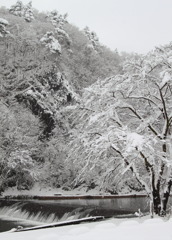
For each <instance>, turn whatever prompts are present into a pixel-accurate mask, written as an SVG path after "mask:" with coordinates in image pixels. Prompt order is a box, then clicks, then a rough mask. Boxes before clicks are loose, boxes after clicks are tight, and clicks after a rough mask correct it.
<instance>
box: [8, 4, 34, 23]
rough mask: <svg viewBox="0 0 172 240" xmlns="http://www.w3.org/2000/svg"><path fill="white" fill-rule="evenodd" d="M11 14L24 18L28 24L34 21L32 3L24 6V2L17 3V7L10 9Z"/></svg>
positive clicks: (13, 6)
mask: <svg viewBox="0 0 172 240" xmlns="http://www.w3.org/2000/svg"><path fill="white" fill-rule="evenodd" d="M9 12H10V13H11V14H13V15H15V16H19V17H23V18H24V19H25V20H26V21H27V22H31V21H32V20H33V19H34V14H33V9H32V2H29V3H28V4H27V5H24V4H23V3H22V1H17V2H16V4H15V5H12V6H11V7H10V9H9Z"/></svg>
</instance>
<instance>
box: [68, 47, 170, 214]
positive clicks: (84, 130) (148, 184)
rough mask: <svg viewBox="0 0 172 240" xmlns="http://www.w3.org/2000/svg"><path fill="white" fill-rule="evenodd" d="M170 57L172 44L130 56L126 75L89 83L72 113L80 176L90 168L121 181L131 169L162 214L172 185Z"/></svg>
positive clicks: (103, 177) (75, 158) (73, 153)
mask: <svg viewBox="0 0 172 240" xmlns="http://www.w3.org/2000/svg"><path fill="white" fill-rule="evenodd" d="M171 59H172V44H169V45H167V46H164V47H160V48H156V49H155V50H154V51H152V52H151V53H149V54H148V55H147V56H144V57H138V56H137V57H136V58H134V59H133V60H130V61H128V62H127V63H126V64H125V66H124V74H123V75H118V76H116V77H111V78H108V79H105V80H103V81H102V80H99V81H97V82H96V83H95V84H93V85H92V86H91V87H89V88H87V89H86V90H85V92H84V94H83V106H82V107H81V106H79V108H80V111H79V112H78V114H77V111H78V110H79V109H77V111H76V112H74V115H75V118H74V120H73V126H75V123H76V122H80V125H78V127H77V129H75V130H74V131H73V142H72V147H73V149H72V151H71V154H70V155H69V159H70V158H71V159H73V161H74V162H75V164H77V163H78V165H80V169H79V172H80V174H79V175H78V178H77V181H79V180H80V179H84V177H83V176H84V174H86V175H87V176H88V177H89V176H90V175H91V172H92V173H93V176H92V179H95V176H98V179H97V180H99V181H100V179H101V180H102V184H104V183H105V180H106V181H107V179H110V181H111V182H112V179H114V183H115V184H117V183H118V182H119V181H120V180H119V179H120V178H119V177H121V176H122V181H125V180H126V177H127V176H126V175H125V174H126V173H127V172H128V171H130V172H132V175H133V176H134V177H135V179H136V180H137V181H138V183H139V185H140V186H141V187H142V188H144V189H145V190H146V191H147V193H148V195H149V196H150V198H151V201H152V204H153V206H154V212H155V213H156V214H159V215H163V214H165V212H166V210H167V203H168V199H169V195H170V189H171V185H172V172H171V167H172V150H171V149H172V145H171V144H172V137H171V131H172V71H171V68H172V60H171ZM75 132H76V134H75ZM78 133H80V134H78ZM96 173H97V175H96ZM90 177H91V176H90Z"/></svg>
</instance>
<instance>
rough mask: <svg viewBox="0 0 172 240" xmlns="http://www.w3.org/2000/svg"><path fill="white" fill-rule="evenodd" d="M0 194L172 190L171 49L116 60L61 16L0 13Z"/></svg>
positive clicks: (161, 208) (160, 207) (20, 10)
mask: <svg viewBox="0 0 172 240" xmlns="http://www.w3.org/2000/svg"><path fill="white" fill-rule="evenodd" d="M0 52H1V55H0V58H1V61H0V111H1V114H0V153H1V154H0V192H3V191H5V190H6V189H8V188H11V187H16V188H17V189H19V190H23V189H27V190H30V189H32V187H33V186H34V184H36V183H37V184H38V185H40V186H42V187H44V186H49V187H52V188H57V189H58V188H62V189H64V190H66V191H68V190H71V189H76V188H77V189H85V191H89V190H90V189H97V191H102V192H104V193H110V194H119V193H123V194H124V193H130V192H146V193H147V194H148V195H149V196H150V199H151V200H152V202H153V206H154V211H155V212H156V213H157V214H164V213H165V211H166V206H167V202H168V198H169V195H170V189H171V185H172V179H171V178H172V175H171V161H172V159H171V158H172V147H171V144H172V138H171V130H172V129H171V125H172V43H168V44H167V45H164V46H160V47H155V49H153V50H152V51H150V52H149V53H147V54H146V55H141V54H140V55H139V54H127V53H125V54H124V53H123V54H122V53H120V54H119V53H118V51H112V50H110V49H109V48H107V47H106V46H104V45H102V44H101V43H100V42H99V39H98V36H97V35H96V33H95V32H93V31H91V30H90V29H89V27H87V26H86V27H85V28H84V29H83V30H80V29H78V28H77V27H76V26H74V25H72V24H70V23H69V22H68V16H67V14H65V15H61V14H60V13H59V12H58V11H56V10H54V11H52V12H47V13H41V12H38V11H37V10H36V9H33V8H32V4H31V2H30V3H29V4H27V5H24V4H23V3H22V2H21V1H17V3H16V4H15V5H13V6H11V8H10V9H6V8H5V7H1V8H0Z"/></svg>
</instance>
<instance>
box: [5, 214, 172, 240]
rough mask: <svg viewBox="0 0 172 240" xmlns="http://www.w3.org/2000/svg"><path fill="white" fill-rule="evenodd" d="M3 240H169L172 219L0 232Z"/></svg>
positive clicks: (107, 222) (143, 219)
mask: <svg viewBox="0 0 172 240" xmlns="http://www.w3.org/2000/svg"><path fill="white" fill-rule="evenodd" d="M0 239H2V240H31V239H32V240H57V239H58V240H88V239H89V240H105V239H108V240H114V239H117V240H145V239H146V240H171V239H172V219H170V220H168V221H164V220H163V219H160V218H155V219H148V218H140V219H135V220H131V219H128V220H127V219H125V220H124V219H123V220H122V219H120V220H117V219H109V220H105V221H101V222H94V223H85V224H80V225H71V226H65V227H58V228H50V229H42V230H34V231H28V232H5V233H0Z"/></svg>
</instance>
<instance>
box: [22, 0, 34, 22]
mask: <svg viewBox="0 0 172 240" xmlns="http://www.w3.org/2000/svg"><path fill="white" fill-rule="evenodd" d="M24 19H25V20H26V21H27V22H32V20H34V14H33V9H32V2H29V3H28V4H27V5H26V6H25V7H24Z"/></svg>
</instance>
